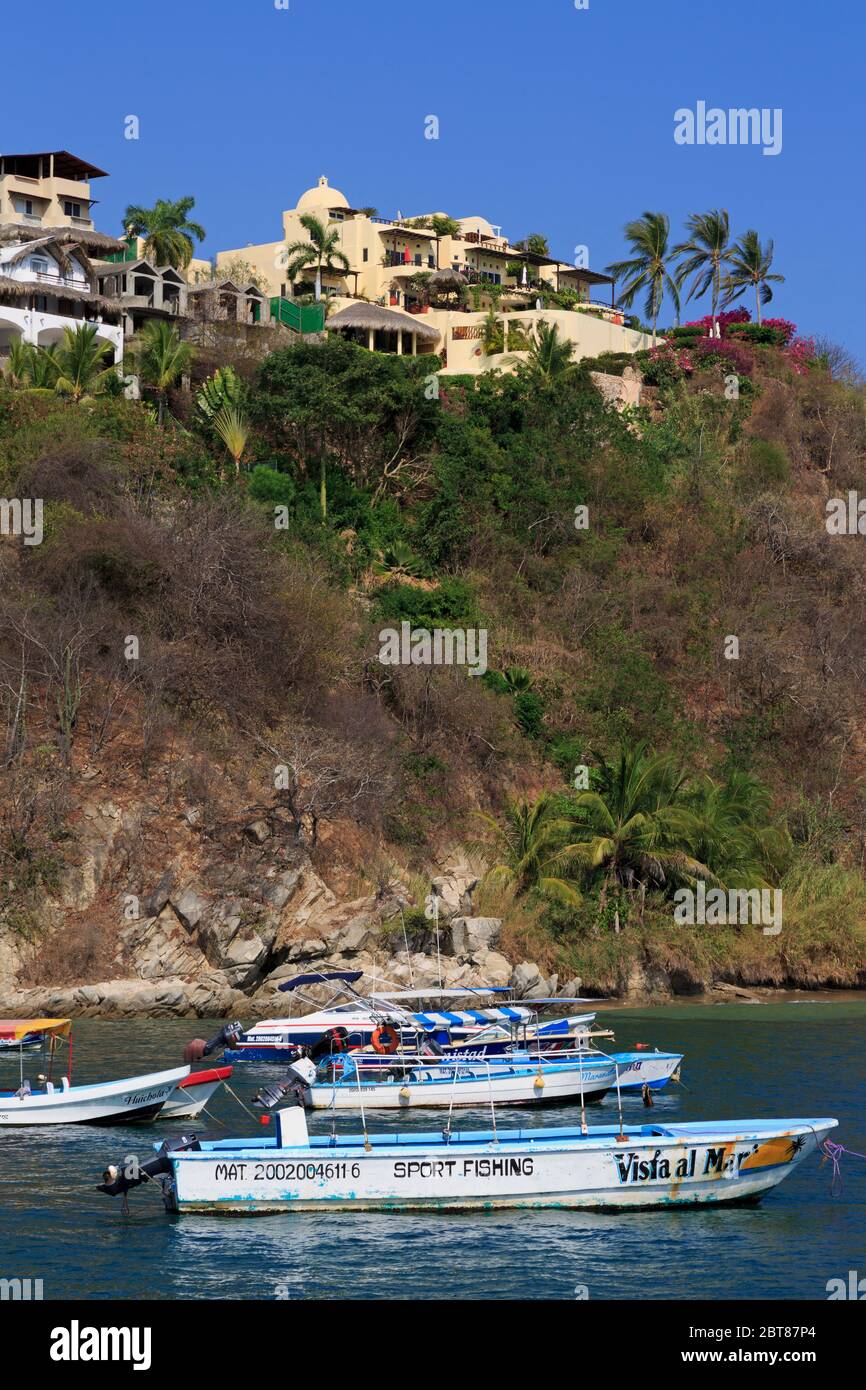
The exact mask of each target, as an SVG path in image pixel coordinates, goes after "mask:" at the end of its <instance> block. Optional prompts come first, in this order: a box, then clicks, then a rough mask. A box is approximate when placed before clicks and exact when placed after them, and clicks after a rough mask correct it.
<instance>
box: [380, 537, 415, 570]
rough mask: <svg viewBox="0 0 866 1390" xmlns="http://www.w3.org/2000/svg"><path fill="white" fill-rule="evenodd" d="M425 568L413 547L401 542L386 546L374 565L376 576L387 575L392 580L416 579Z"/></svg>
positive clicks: (393, 542)
mask: <svg viewBox="0 0 866 1390" xmlns="http://www.w3.org/2000/svg"><path fill="white" fill-rule="evenodd" d="M423 568H424V566H423V564H422V562H421V561H420V560H419V559H418V556H417V555H416V554H415V553H414V551H413V550H412V547H411V546H409V545H407V544H406V542H405V541H399V540H398V541H392V543H391V544H390V545H387V546H385V548H384V550H382V551H380V552H379V558H378V559H377V560H375V561H374V563H373V570H374V572H375V573H376V574H379V575H387V576H388V578H390V579H416V578H417V577H418V575H419V574H421V572H422V571H423Z"/></svg>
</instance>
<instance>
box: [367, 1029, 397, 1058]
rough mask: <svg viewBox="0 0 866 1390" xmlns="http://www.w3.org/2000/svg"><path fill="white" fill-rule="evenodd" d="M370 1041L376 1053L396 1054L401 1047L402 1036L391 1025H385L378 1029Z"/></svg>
mask: <svg viewBox="0 0 866 1390" xmlns="http://www.w3.org/2000/svg"><path fill="white" fill-rule="evenodd" d="M370 1041H371V1043H372V1044H373V1051H374V1052H382V1053H384V1052H396V1051H397V1048H398V1047H399V1046H400V1034H399V1033H398V1032H397V1029H396V1028H393V1027H392V1026H391V1024H390V1023H383V1024H381V1026H380V1027H379V1028H377V1029H376V1031H375V1033H374V1034H373V1036H372V1038H371V1039H370Z"/></svg>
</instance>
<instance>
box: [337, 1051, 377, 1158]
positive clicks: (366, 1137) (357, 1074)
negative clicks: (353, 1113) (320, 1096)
mask: <svg viewBox="0 0 866 1390" xmlns="http://www.w3.org/2000/svg"><path fill="white" fill-rule="evenodd" d="M355 1080H356V1081H357V1083H358V1105H359V1106H360V1109H361V1128H362V1130H363V1131H364V1148H365V1149H366V1150H367V1153H369V1152H370V1150H371V1148H372V1145H371V1143H370V1136H369V1134H368V1133H367V1117H366V1115H365V1114H364V1096H363V1093H362V1091H361V1068H360V1067H359V1066H358V1065H357V1063H356V1064H355ZM336 1094H337V1093H336V1088H335V1090H334V1096H335V1098H336Z"/></svg>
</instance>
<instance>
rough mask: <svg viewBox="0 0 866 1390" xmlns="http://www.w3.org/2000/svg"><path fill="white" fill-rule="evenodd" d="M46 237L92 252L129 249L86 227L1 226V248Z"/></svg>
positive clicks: (124, 244) (121, 242)
mask: <svg viewBox="0 0 866 1390" xmlns="http://www.w3.org/2000/svg"><path fill="white" fill-rule="evenodd" d="M45 236H50V237H53V238H54V240H55V241H62V242H69V241H71V242H74V243H76V244H77V245H78V246H86V247H87V248H88V249H89V250H90V251H105V252H110V251H125V250H126V249H127V248H126V243H125V242H123V241H118V240H117V237H113V236H104V235H103V233H102V232H91V231H89V230H88V229H87V228H86V227H33V226H28V225H27V224H25V223H18V222H7V223H5V224H4V225H3V226H0V246H8V245H9V243H10V242H11V241H40V240H41V239H42V238H43V237H45Z"/></svg>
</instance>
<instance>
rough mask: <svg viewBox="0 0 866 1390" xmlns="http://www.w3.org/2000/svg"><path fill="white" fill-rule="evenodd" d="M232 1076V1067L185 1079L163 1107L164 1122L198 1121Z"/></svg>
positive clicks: (215, 1069)
mask: <svg viewBox="0 0 866 1390" xmlns="http://www.w3.org/2000/svg"><path fill="white" fill-rule="evenodd" d="M231 1074H232V1069H231V1067H213V1068H211V1069H210V1070H209V1071H200V1072H193V1074H192V1075H191V1076H187V1077H184V1079H183V1080H182V1081H179V1082H178V1084H177V1086H176V1087H175V1088H174V1090H173V1091H172V1093H171V1095H170V1096H169V1098H168V1100H167V1101H166V1102H165V1104H164V1105H163V1107H162V1118H163V1119H164V1120H197V1119H198V1117H199V1115H200V1114H201V1112H202V1110H204V1108H205V1106H206V1105H207V1103H208V1101H209V1100H210V1099H211V1097H212V1096H213V1095H214V1093H215V1092H216V1091H218V1090H219V1088H220V1086H221V1085H222V1084H223V1082H224V1081H228V1079H229V1077H230V1076H231Z"/></svg>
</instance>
